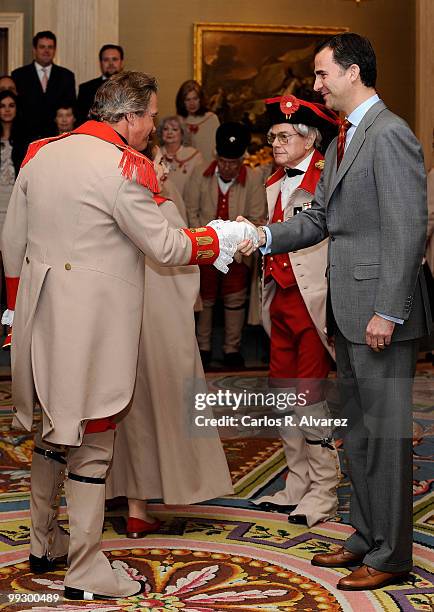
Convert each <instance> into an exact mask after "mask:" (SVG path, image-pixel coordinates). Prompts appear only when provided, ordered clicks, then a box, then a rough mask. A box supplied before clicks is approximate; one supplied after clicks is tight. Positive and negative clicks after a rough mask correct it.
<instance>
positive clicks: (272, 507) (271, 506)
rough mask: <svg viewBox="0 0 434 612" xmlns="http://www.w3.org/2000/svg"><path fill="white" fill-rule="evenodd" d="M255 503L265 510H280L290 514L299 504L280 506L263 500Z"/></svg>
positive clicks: (282, 512)
mask: <svg viewBox="0 0 434 612" xmlns="http://www.w3.org/2000/svg"><path fill="white" fill-rule="evenodd" d="M255 505H256V507H257V508H260V509H261V510H264V512H280V513H281V514H290V513H291V512H293V511H294V510H295V509H296V508H297V506H279V504H273V503H272V502H261V503H260V504H255Z"/></svg>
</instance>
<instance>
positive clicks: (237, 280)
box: [184, 122, 266, 367]
mask: <svg viewBox="0 0 434 612" xmlns="http://www.w3.org/2000/svg"><path fill="white" fill-rule="evenodd" d="M249 142H250V133H249V131H248V129H247V128H246V127H245V126H244V125H243V124H241V123H236V122H228V123H223V124H222V125H220V126H219V128H218V129H217V132H216V149H217V159H216V160H215V161H213V162H212V163H211V164H210V165H205V166H204V165H200V166H197V168H195V169H194V170H193V173H192V175H191V178H190V181H189V183H188V184H187V186H186V189H185V192H184V200H185V204H186V207H187V215H188V222H189V224H190V225H191V226H192V227H199V226H201V225H203V224H206V223H209V222H210V221H211V220H212V219H224V220H225V219H231V220H232V219H235V218H236V217H237V216H238V215H243V216H244V217H246V218H247V219H249V220H250V221H252V222H253V223H256V222H260V220H261V219H263V218H264V215H265V206H266V202H265V193H264V188H263V185H262V175H261V174H260V173H259V172H258V171H257V170H255V169H252V168H248V167H247V166H245V165H244V164H243V159H244V155H245V152H246V149H247V146H248V144H249ZM246 262H249V260H248V259H246V260H244V261H239V262H234V263H233V264H232V265H231V266H230V269H229V273H228V274H227V275H226V276H225V277H222V276H221V275H220V274H219V273H218V272H217V270H215V273H214V271H213V270H211V269H209V270H208V272H203V271H201V280H200V295H201V298H202V303H203V309H202V311H201V312H200V313H199V317H198V322H197V340H198V344H199V349H200V352H201V356H202V361H203V364H204V365H207V364H208V363H209V362H210V361H211V337H212V318H213V308H214V304H215V302H216V299H217V296H218V294H219V290H220V291H221V293H222V295H223V303H224V309H225V310H224V312H225V336H224V344H223V353H224V363H225V365H227V366H229V367H243V366H244V358H243V356H242V354H241V352H240V346H241V335H242V331H243V325H244V318H245V308H246V298H247V287H248V280H249V268H248V263H246Z"/></svg>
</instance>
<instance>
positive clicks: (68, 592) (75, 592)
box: [63, 580, 146, 601]
mask: <svg viewBox="0 0 434 612" xmlns="http://www.w3.org/2000/svg"><path fill="white" fill-rule="evenodd" d="M137 582H140V590H139V591H137V593H133V594H132V595H119V596H117V595H97V594H96V593H89V592H87V591H83V589H74V588H73V587H68V586H66V587H65V588H64V590H63V596H64V598H65V599H73V600H75V601H90V600H95V599H102V600H105V599H126V598H128V597H135V596H136V595H140V594H141V593H144V592H145V590H146V584H145V583H144V582H142V581H141V580H138V581H137Z"/></svg>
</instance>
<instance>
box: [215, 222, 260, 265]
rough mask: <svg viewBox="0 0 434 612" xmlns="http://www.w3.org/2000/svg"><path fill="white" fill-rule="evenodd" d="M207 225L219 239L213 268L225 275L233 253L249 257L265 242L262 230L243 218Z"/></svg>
mask: <svg viewBox="0 0 434 612" xmlns="http://www.w3.org/2000/svg"><path fill="white" fill-rule="evenodd" d="M208 225H209V226H210V227H212V228H213V229H214V230H215V231H216V233H217V236H218V239H219V246H220V254H219V256H218V258H217V259H216V261H215V262H214V266H215V267H216V268H217V269H218V270H220V272H224V273H225V274H226V273H227V272H228V270H229V268H228V265H229V264H230V263H232V261H233V258H234V255H235V253H237V252H238V253H241V254H242V255H251V254H252V253H253V252H254V251H256V250H257V249H258V247H260V246H263V245H264V244H265V242H266V236H265V232H264V230H263V229H262V228H261V227H259V228H257V227H256V226H255V225H253V223H251V222H250V221H247V219H245V218H244V217H237V220H236V221H223V220H222V219H216V220H214V221H211V222H210V223H208Z"/></svg>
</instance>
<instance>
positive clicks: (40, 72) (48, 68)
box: [35, 62, 53, 84]
mask: <svg viewBox="0 0 434 612" xmlns="http://www.w3.org/2000/svg"><path fill="white" fill-rule="evenodd" d="M52 67H53V64H50V65H49V66H41V64H38V62H35V68H36V72H37V74H38V78H39V80H40V82H41V84H42V79H43V78H44V72H45V74H46V75H47V80H49V78H50V74H51V68H52Z"/></svg>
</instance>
